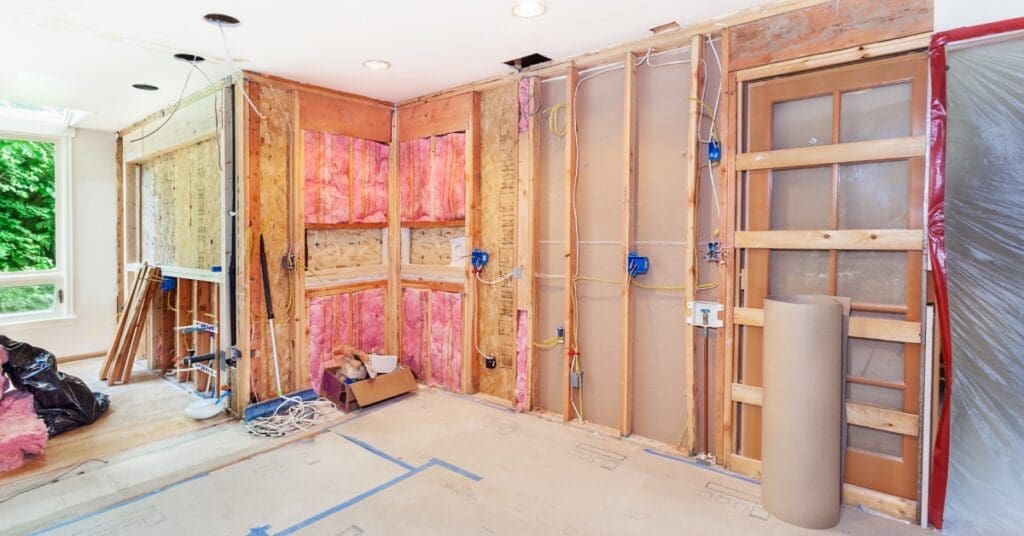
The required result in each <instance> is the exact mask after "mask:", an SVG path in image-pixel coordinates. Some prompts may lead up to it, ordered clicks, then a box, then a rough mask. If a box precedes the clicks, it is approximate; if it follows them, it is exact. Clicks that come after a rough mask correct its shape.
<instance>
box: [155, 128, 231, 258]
mask: <svg viewBox="0 0 1024 536" xmlns="http://www.w3.org/2000/svg"><path fill="white" fill-rule="evenodd" d="M218 151H219V149H218V145H217V141H216V140H213V139H210V140H206V141H202V142H199V143H196V144H193V145H189V146H187V147H183V148H181V149H178V150H176V151H173V152H170V153H167V154H164V155H163V156H159V157H156V158H154V159H153V160H150V161H147V162H145V163H144V164H143V165H142V166H141V204H142V210H141V230H140V232H141V237H142V260H144V261H148V262H151V263H154V264H159V265H169V266H176V267H179V268H195V269H201V270H209V269H210V268H211V267H212V266H216V265H219V264H220V259H221V249H222V248H221V240H222V239H221V229H222V225H221V222H222V218H221V214H220V206H221V195H222V194H221V187H220V185H221V175H222V171H221V170H220V165H219V159H220V156H219V152H218Z"/></svg>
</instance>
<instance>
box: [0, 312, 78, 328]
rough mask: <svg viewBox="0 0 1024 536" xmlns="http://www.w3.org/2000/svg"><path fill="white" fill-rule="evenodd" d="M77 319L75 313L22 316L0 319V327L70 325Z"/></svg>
mask: <svg viewBox="0 0 1024 536" xmlns="http://www.w3.org/2000/svg"><path fill="white" fill-rule="evenodd" d="M77 320H78V317H77V316H75V315H62V316H41V317H31V316H28V317H23V318H5V319H0V328H26V329H36V328H50V327H61V326H70V325H71V324H74V323H75V321H77Z"/></svg>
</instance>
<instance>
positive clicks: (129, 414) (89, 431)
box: [0, 357, 228, 497]
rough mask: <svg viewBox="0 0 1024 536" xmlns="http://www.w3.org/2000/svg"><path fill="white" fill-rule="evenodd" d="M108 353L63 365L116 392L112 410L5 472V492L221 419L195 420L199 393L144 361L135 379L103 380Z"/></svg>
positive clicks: (0, 492)
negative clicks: (188, 409) (190, 413)
mask: <svg viewBox="0 0 1024 536" xmlns="http://www.w3.org/2000/svg"><path fill="white" fill-rule="evenodd" d="M102 366H103V358H102V357H99V358H94V359H86V360H83V361H76V362H72V363H64V364H60V365H58V367H57V369H58V370H59V371H61V372H63V373H66V374H70V375H72V376H78V377H79V378H81V379H82V380H84V381H85V382H86V383H87V384H88V385H89V387H90V388H91V389H92V390H93V391H99V392H103V393H107V395H109V396H110V409H109V410H107V413H106V414H104V415H103V417H101V418H100V419H99V420H97V421H96V422H95V423H93V424H91V425H89V426H84V427H82V428H78V429H76V430H72V431H70V432H65V433H63V434H61V435H59V436H57V437H55V438H53V439H51V440H49V441H48V442H47V443H46V452H45V455H44V456H42V457H40V458H37V459H36V460H33V461H31V462H29V463H27V464H25V465H24V466H22V467H21V468H20V469H18V470H17V471H13V472H10V473H4V474H0V497H2V496H5V495H7V493H8V492H10V491H11V490H12V489H16V488H21V487H24V486H26V485H28V486H31V485H35V482H36V481H39V480H46V479H50V478H53V475H57V474H60V473H61V472H64V471H67V470H68V469H70V468H73V467H75V466H77V465H79V464H87V463H88V464H99V465H102V464H104V463H106V461H107V460H108V458H110V456H112V455H114V454H117V453H119V452H123V451H126V450H129V449H132V448H135V447H138V446H140V445H144V444H146V443H151V442H154V441H160V440H162V439H166V438H168V437H173V436H177V435H180V434H185V433H188V432H192V431H195V430H199V429H201V428H205V427H207V426H211V425H214V424H217V423H220V422H224V421H225V420H226V419H228V417H226V416H220V417H215V418H212V419H208V420H205V421H195V420H192V419H190V418H188V417H186V416H185V414H184V410H185V406H187V405H189V404H191V403H192V402H194V401H195V400H196V398H195V397H194V396H193V395H191V394H189V393H187V392H185V391H183V390H182V389H180V388H178V387H177V386H175V385H174V384H172V383H170V382H169V381H167V380H164V379H163V378H161V377H160V376H158V375H157V374H155V373H153V372H150V371H148V370H146V368H145V366H144V365H143V363H141V362H140V363H138V364H137V365H136V367H135V369H134V370H133V371H132V377H131V382H129V383H127V384H124V385H115V386H113V387H111V386H108V385H107V384H106V382H101V381H99V380H98V374H99V370H100V368H101V367H102Z"/></svg>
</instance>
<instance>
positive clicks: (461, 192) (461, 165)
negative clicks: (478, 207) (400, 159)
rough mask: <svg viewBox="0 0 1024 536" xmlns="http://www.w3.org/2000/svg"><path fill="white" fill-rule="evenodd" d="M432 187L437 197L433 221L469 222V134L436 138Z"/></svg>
mask: <svg viewBox="0 0 1024 536" xmlns="http://www.w3.org/2000/svg"><path fill="white" fill-rule="evenodd" d="M432 169H433V172H432V176H431V178H430V187H431V190H432V194H433V197H434V211H433V212H432V216H433V218H432V220H433V221H455V220H462V219H465V218H466V134H465V133H463V132H456V133H453V134H445V135H444V136H437V137H436V138H434V165H433V168H432Z"/></svg>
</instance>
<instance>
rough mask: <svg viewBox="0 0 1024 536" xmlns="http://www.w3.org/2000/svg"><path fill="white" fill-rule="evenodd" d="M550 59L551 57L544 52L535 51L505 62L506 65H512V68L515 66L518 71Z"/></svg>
mask: <svg viewBox="0 0 1024 536" xmlns="http://www.w3.org/2000/svg"><path fill="white" fill-rule="evenodd" d="M548 61H551V58H549V57H547V56H545V55H544V54H538V53H536V52H534V53H533V54H529V55H527V56H523V57H521V58H516V59H514V60H508V61H506V62H505V65H508V66H509V67H511V68H513V69H515V70H517V71H522V70H523V69H526V68H527V67H533V66H534V65H538V64H540V63H545V62H548Z"/></svg>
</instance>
